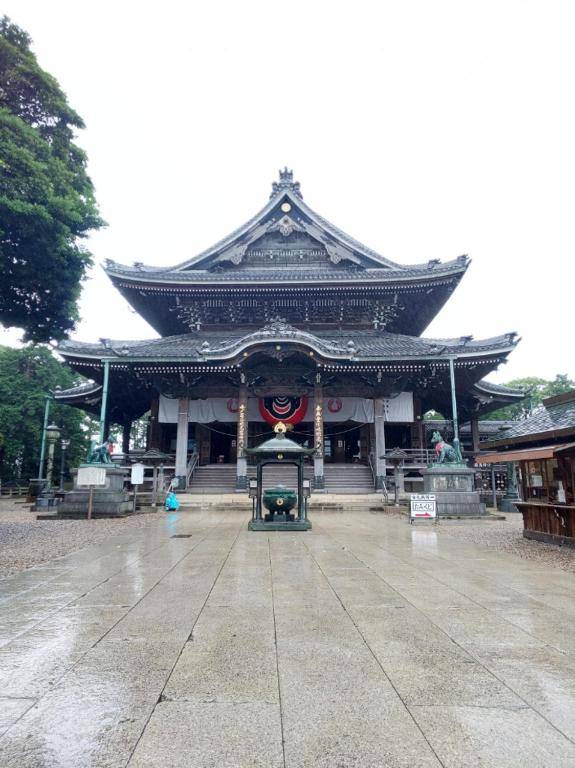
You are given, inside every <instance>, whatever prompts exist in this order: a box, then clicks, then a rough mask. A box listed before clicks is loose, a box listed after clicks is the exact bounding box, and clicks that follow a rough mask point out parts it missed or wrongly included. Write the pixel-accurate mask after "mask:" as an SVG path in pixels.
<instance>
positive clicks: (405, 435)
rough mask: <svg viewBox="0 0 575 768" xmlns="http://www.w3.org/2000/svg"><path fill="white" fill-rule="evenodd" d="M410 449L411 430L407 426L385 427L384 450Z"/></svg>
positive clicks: (393, 425) (394, 425) (387, 425)
mask: <svg viewBox="0 0 575 768" xmlns="http://www.w3.org/2000/svg"><path fill="white" fill-rule="evenodd" d="M394 448H411V428H410V426H409V425H408V424H388V423H386V425H385V450H386V451H392V450H393V449H394Z"/></svg>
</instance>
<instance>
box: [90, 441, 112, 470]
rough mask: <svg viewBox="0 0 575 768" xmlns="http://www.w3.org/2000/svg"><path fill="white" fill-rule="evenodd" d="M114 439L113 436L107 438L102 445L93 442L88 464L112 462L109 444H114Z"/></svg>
mask: <svg viewBox="0 0 575 768" xmlns="http://www.w3.org/2000/svg"><path fill="white" fill-rule="evenodd" d="M113 444H114V441H113V440H112V438H111V437H109V438H108V439H107V440H105V441H104V442H103V443H102V444H101V445H97V444H96V443H92V444H91V445H90V450H89V451H88V459H87V462H86V463H87V464H111V463H112V459H111V458H110V451H109V448H108V446H109V445H113Z"/></svg>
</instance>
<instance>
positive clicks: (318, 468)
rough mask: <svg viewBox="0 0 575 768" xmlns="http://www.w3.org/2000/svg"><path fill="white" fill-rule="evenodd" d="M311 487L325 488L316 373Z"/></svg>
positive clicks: (320, 395)
mask: <svg viewBox="0 0 575 768" xmlns="http://www.w3.org/2000/svg"><path fill="white" fill-rule="evenodd" d="M313 445H314V448H315V454H314V457H313V487H314V489H315V490H316V491H322V490H324V489H325V479H324V475H323V386H322V384H321V375H320V374H319V373H318V375H317V379H316V383H315V386H314V389H313Z"/></svg>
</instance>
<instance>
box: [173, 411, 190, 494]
mask: <svg viewBox="0 0 575 768" xmlns="http://www.w3.org/2000/svg"><path fill="white" fill-rule="evenodd" d="M189 404H190V400H189V398H188V397H180V398H178V429H177V432H176V477H177V478H178V487H179V488H180V490H183V489H184V488H185V487H186V473H187V468H188V412H189Z"/></svg>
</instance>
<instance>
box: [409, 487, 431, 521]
mask: <svg viewBox="0 0 575 768" xmlns="http://www.w3.org/2000/svg"><path fill="white" fill-rule="evenodd" d="M410 501H411V505H410V517H411V519H412V520H428V519H432V518H435V517H437V502H436V499H435V494H434V493H412V494H411V499H410Z"/></svg>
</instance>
